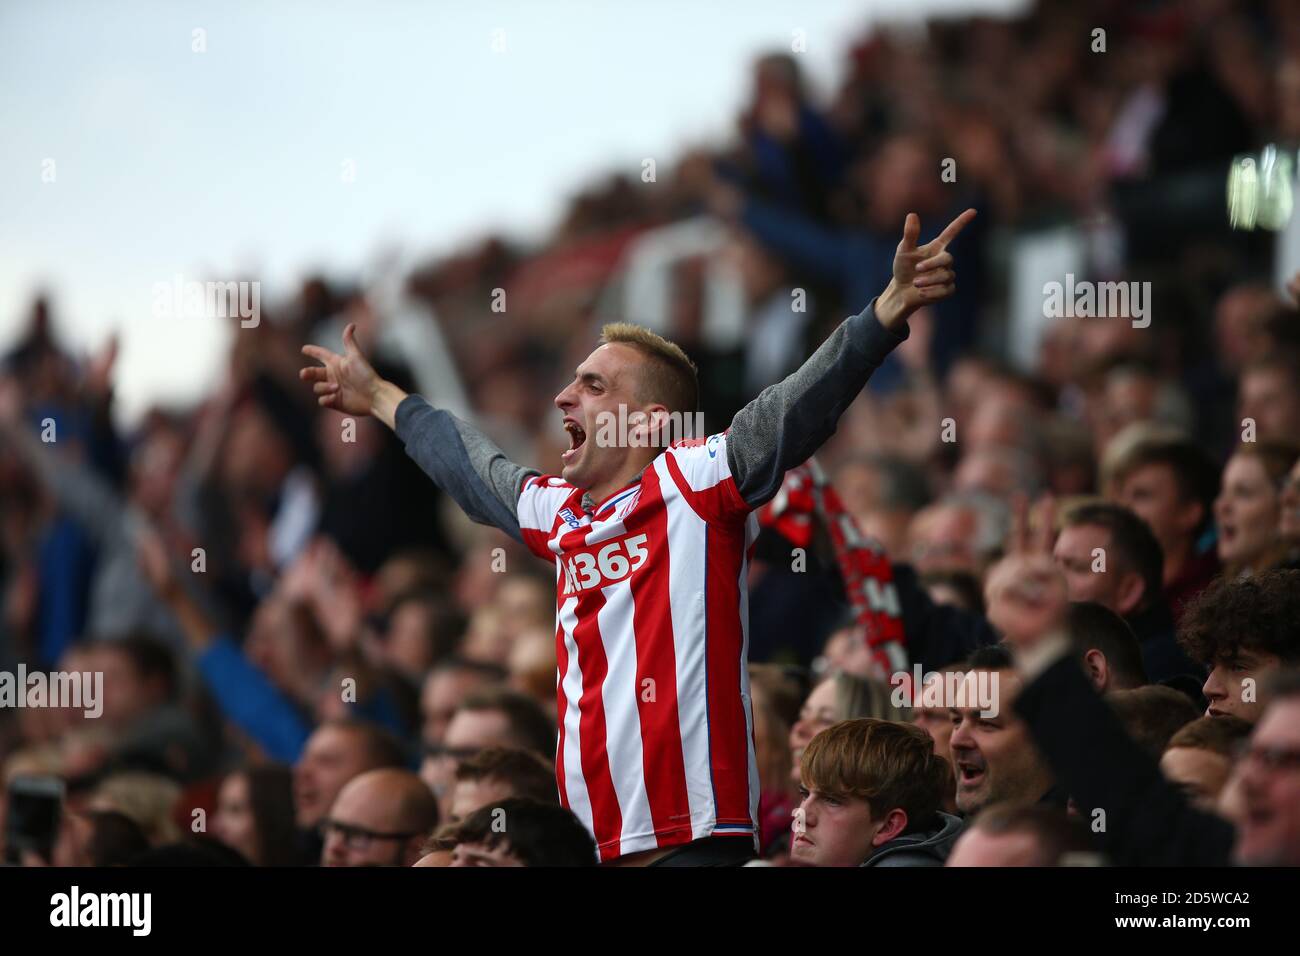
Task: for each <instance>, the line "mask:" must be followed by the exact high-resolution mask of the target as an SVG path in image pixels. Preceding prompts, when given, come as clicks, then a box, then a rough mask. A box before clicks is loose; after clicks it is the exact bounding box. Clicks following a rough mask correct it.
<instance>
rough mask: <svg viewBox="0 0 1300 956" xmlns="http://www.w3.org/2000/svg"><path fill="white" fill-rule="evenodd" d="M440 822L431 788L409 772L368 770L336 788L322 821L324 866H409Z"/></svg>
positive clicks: (417, 857) (417, 856)
mask: <svg viewBox="0 0 1300 956" xmlns="http://www.w3.org/2000/svg"><path fill="white" fill-rule="evenodd" d="M437 824H438V804H437V802H436V801H435V800H434V798H433V794H431V793H430V792H429V788H428V787H426V786H425V785H424V782H423V781H422V780H421V779H420V778H419V777H417V776H416V775H415V774H413V773H411V772H410V771H407V770H398V769H396V768H391V767H390V768H386V769H383V770H371V771H368V772H367V773H363V774H361V775H360V776H358V777H354V778H352V779H351V780H350V781H348V783H347V784H346V785H345V786H344V787H343V789H342V790H340V791H339V795H338V797H337V798H336V799H335V800H334V806H333V807H331V808H330V813H329V816H327V817H326V818H325V819H324V820H322V821H321V824H320V828H321V836H322V837H323V838H324V841H325V848H324V850H322V851H321V865H322V866H411V865H412V864H413V863H415V861H416V860H418V859H419V858H420V856H421V847H422V846H423V845H424V841H425V839H426V838H427V837H428V836H429V834H430V832H431V831H432V830H433V828H434V827H435V826H437Z"/></svg>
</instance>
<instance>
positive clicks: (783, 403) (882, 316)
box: [727, 209, 975, 508]
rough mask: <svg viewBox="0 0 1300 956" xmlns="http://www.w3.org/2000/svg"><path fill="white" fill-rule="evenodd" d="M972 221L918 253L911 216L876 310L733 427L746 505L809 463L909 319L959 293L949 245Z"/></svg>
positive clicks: (730, 448) (917, 225)
mask: <svg viewBox="0 0 1300 956" xmlns="http://www.w3.org/2000/svg"><path fill="white" fill-rule="evenodd" d="M974 218H975V210H973V209H967V210H966V211H965V212H964V213H962V214H961V215H960V216H958V217H957V218H956V219H954V220H953V221H952V222H950V223H949V224H948V227H947V228H946V229H944V230H943V232H942V233H940V234H939V236H938V237H937V238H936V239H934V240H932V241H930V242H927V243H926V244H925V245H921V246H918V245H917V239H918V238H919V236H920V233H921V222H920V220H919V219H918V218H917V216H916V214H915V213H909V214H908V216H907V221H906V222H905V223H904V225H903V240H902V242H900V243H899V244H898V252H897V253H896V255H895V256H894V277H893V278H892V279H891V280H890V282H889V286H888V287H887V288H886V289H885V291H884V292H882V293H881V294H880V295H879V296H878V297H877V298H876V300H875V301H874V302H872V303H871V304H870V305H868V306H867V307H866V308H865V309H864V310H863V311H862V312H860V313H859V314H858V315H855V316H852V317H850V318H848V319H845V320H844V322H842V323H841V324H840V326H839V328H837V329H836V330H835V331H834V332H832V333H831V335H830V337H829V338H827V339H826V341H825V342H823V343H822V344H821V347H820V348H818V349H817V351H816V352H814V353H813V354H812V357H811V358H809V359H808V361H806V362H804V364H803V365H801V366H800V367H799V368H798V369H797V370H795V371H794V372H793V373H791V374H790V375H789V376H788V377H787V378H786V379H785V380H784V381H781V382H778V383H777V384H775V385H772V386H769V387H768V388H765V389H764V390H763V391H762V393H761V394H760V395H759V396H758V398H756V399H754V400H753V401H752V402H750V403H749V404H748V405H746V406H745V407H744V408H742V409H741V410H740V411H739V412H737V413H736V417H735V418H734V419H732V421H731V429H730V432H729V434H728V440H727V461H728V464H729V465H730V466H731V473H732V475H733V476H734V477H735V479H736V486H737V488H738V489H739V490H740V495H741V497H742V498H744V499H745V502H746V504H748V505H750V506H751V507H755V508H756V507H758V506H759V505H761V504H763V503H764V502H766V501H768V500H769V499H771V498H772V497H773V496H774V495H775V494H776V493H777V491H778V489H780V487H781V482H782V480H783V479H784V477H785V473H786V472H787V471H789V470H790V469H791V468H793V467H795V466H796V465H799V464H802V463H803V462H805V461H807V460H808V458H809V456H811V455H812V454H813V452H815V451H816V450H817V449H818V448H820V447H821V446H822V444H823V443H824V442H825V441H826V439H828V438H830V436H831V435H832V434H834V433H835V427H836V425H837V424H838V423H839V419H840V416H841V415H842V414H844V411H845V409H847V408H848V407H849V405H850V404H851V403H852V402H853V400H854V399H855V398H857V397H858V393H859V392H861V391H862V387H863V386H864V385H866V383H867V379H868V378H870V377H871V373H872V372H874V371H875V370H876V368H878V367H879V365H880V363H881V362H882V361H884V359H885V356H886V355H888V354H889V353H890V351H891V350H892V349H893V348H894V347H895V346H896V345H898V344H899V343H900V342H902V341H903V340H904V339H906V338H907V332H908V329H907V319H908V317H909V316H911V314H912V313H913V312H915V311H916V310H917V309H919V308H921V307H922V306H925V305H930V304H932V303H935V302H940V301H942V300H943V299H946V298H948V297H949V296H951V295H952V294H953V292H954V291H956V288H957V285H956V275H955V273H954V272H953V268H952V264H953V259H952V254H951V253H950V252H948V251H947V247H948V244H949V243H950V242H952V241H953V239H955V238H957V234H958V233H959V232H961V231H962V229H964V228H965V226H966V224H967V223H968V222H970V221H971V220H972V219H974Z"/></svg>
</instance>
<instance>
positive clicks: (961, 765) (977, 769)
mask: <svg viewBox="0 0 1300 956" xmlns="http://www.w3.org/2000/svg"><path fill="white" fill-rule="evenodd" d="M957 775H958V777H960V780H961V783H962V784H963V785H965V786H968V787H973V786H975V785H976V784H978V783H979V782H980V781H981V780H983V779H984V768H983V767H982V766H978V765H976V764H972V763H966V762H964V761H958V763H957Z"/></svg>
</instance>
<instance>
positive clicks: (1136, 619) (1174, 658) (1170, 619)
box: [1125, 597, 1205, 684]
mask: <svg viewBox="0 0 1300 956" xmlns="http://www.w3.org/2000/svg"><path fill="white" fill-rule="evenodd" d="M1125 620H1127V621H1128V625H1129V627H1131V628H1133V633H1134V634H1135V635H1136V636H1137V639H1138V644H1139V645H1140V646H1141V648H1142V667H1143V668H1144V669H1145V670H1146V672H1147V680H1149V681H1151V683H1153V684H1159V683H1162V682H1164V681H1167V680H1170V679H1171V678H1174V677H1180V676H1185V675H1190V676H1192V677H1195V678H1196V679H1197V680H1200V681H1204V680H1205V668H1204V667H1201V666H1200V665H1199V664H1197V663H1196V662H1195V661H1194V660H1192V659H1191V658H1190V657H1188V656H1187V652H1186V651H1184V650H1183V648H1182V646H1181V645H1180V644H1179V643H1178V638H1177V633H1176V630H1175V627H1174V615H1173V612H1172V611H1170V610H1169V605H1168V604H1167V603H1165V600H1164V598H1163V597H1162V598H1159V599H1157V600H1156V601H1154V602H1153V603H1152V604H1151V606H1150V607H1148V608H1146V609H1145V610H1142V611H1138V612H1137V613H1135V614H1130V615H1129V616H1128V617H1127V618H1126V619H1125Z"/></svg>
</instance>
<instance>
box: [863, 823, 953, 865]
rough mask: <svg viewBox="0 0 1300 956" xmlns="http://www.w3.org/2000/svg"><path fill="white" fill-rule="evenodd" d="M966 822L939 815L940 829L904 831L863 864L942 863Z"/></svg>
mask: <svg viewBox="0 0 1300 956" xmlns="http://www.w3.org/2000/svg"><path fill="white" fill-rule="evenodd" d="M965 827H966V824H965V822H964V821H963V820H961V819H960V818H958V817H954V816H950V815H949V814H947V813H940V814H939V828H938V829H937V830H926V831H923V832H921V833H905V834H903V835H902V836H899V837H894V839H892V840H890V841H889V842H888V843H886V844H884V845H883V846H881V847H880V848H879V849H877V850H876V852H875V853H873V854H871V857H870V858H869V859H868V860H867V862H866V863H863V864H862V865H863V866H943V864H944V861H945V860H947V859H948V854H949V853H951V852H952V845H953V844H954V843H956V842H957V838H958V837H959V836H961V834H962V830H963V829H965Z"/></svg>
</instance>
